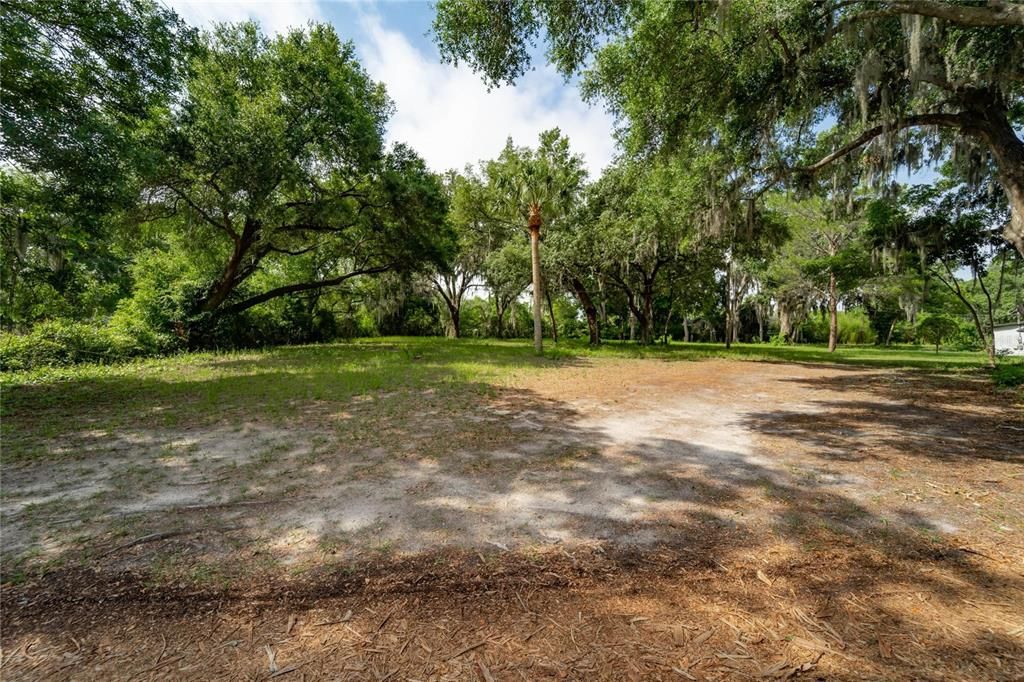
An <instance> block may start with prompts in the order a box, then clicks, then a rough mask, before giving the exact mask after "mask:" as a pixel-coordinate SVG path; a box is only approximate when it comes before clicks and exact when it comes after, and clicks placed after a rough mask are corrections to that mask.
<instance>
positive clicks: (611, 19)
mask: <svg viewBox="0 0 1024 682" xmlns="http://www.w3.org/2000/svg"><path fill="white" fill-rule="evenodd" d="M434 29H435V35H436V38H437V42H438V44H439V46H440V48H441V52H442V55H443V56H444V57H445V58H447V59H449V60H451V61H455V62H459V61H465V62H467V63H469V64H470V65H471V66H473V67H474V68H475V69H477V70H479V71H480V72H481V73H482V74H483V75H484V77H485V78H486V79H487V80H488V81H489V82H491V83H501V82H511V81H513V80H515V79H516V78H517V77H519V76H520V75H522V74H523V73H524V72H525V70H526V69H527V68H528V66H529V61H530V56H531V49H530V48H531V46H532V45H533V43H534V42H535V41H536V40H537V39H538V38H540V37H542V36H543V37H546V39H547V41H548V48H549V49H548V57H549V59H550V60H551V61H552V62H554V63H555V64H556V65H557V66H558V67H559V68H560V69H561V70H562V71H563V72H565V73H566V74H571V73H575V72H577V71H578V70H580V69H582V68H583V67H584V66H587V68H586V72H585V75H584V86H585V91H586V92H588V93H589V94H591V95H594V96H600V97H603V98H604V100H605V101H606V102H607V103H608V104H609V105H610V106H611V108H612V109H613V110H614V111H615V112H617V113H618V114H619V115H620V117H621V120H622V121H623V123H624V124H625V131H624V132H625V133H626V135H625V137H626V139H627V140H628V141H629V143H630V146H631V147H632V149H633V150H635V151H639V152H653V151H664V150H673V149H674V148H677V147H678V146H680V145H682V146H687V145H691V144H693V143H694V141H699V142H700V143H702V144H705V145H706V146H708V147H714V148H717V149H718V150H720V151H721V152H722V153H723V163H722V166H721V168H720V169H719V175H720V176H721V177H722V178H728V179H729V184H730V186H731V187H733V188H734V189H736V190H737V191H735V192H729V193H725V194H723V195H722V197H721V199H722V201H734V200H735V199H737V198H743V197H744V196H749V195H750V194H751V193H754V194H756V193H759V192H763V191H765V190H766V189H767V188H769V187H771V186H774V185H775V184H776V183H777V182H779V181H780V180H783V179H786V178H789V179H799V178H800V177H801V176H803V175H805V174H811V173H820V172H824V171H826V170H829V171H833V172H839V171H841V172H843V173H844V174H848V173H852V174H857V175H859V176H862V177H863V176H870V177H872V178H873V179H876V180H878V179H881V178H885V177H889V176H891V174H892V172H893V171H895V170H896V169H897V168H898V167H899V166H901V165H904V166H911V167H915V166H917V165H918V164H920V163H921V162H922V161H926V160H928V159H929V158H936V157H942V156H946V155H950V154H953V155H955V156H957V157H959V158H960V159H971V160H972V162H973V165H974V166H975V167H976V169H978V170H980V171H984V170H985V169H986V168H987V167H988V166H989V164H991V166H992V167H994V169H995V176H996V177H997V178H998V180H999V183H1000V184H1001V186H1002V188H1003V190H1004V192H1005V194H1006V197H1007V199H1008V201H1009V203H1010V205H1011V208H1012V215H1011V220H1010V221H1008V222H1007V224H1006V225H1005V228H1004V235H1005V238H1006V239H1007V240H1008V241H1010V242H1012V243H1013V244H1014V245H1015V246H1016V248H1017V250H1018V251H1020V252H1021V253H1024V142H1022V141H1021V139H1020V137H1019V135H1018V131H1019V130H1020V129H1021V126H1022V124H1024V99H1022V98H1024V9H1022V6H1021V5H1020V4H1017V3H1011V2H1007V1H1005V0H989V1H988V2H951V1H950V2H946V1H942V0H903V1H897V0H879V1H870V2H869V1H861V0H817V1H814V2H810V1H807V2H794V1H789V0H759V1H755V0H735V1H730V2H719V1H715V0H707V1H695V2H670V1H669V2H661V1H657V0H633V1H630V2H620V1H618V0H603V1H601V0H595V1H594V2H562V1H561V0H516V1H513V2H503V3H490V2H487V1H486V0H440V1H439V2H438V4H437V18H436V21H435V25H434ZM983 176H984V172H981V173H976V174H975V177H976V178H978V179H983Z"/></svg>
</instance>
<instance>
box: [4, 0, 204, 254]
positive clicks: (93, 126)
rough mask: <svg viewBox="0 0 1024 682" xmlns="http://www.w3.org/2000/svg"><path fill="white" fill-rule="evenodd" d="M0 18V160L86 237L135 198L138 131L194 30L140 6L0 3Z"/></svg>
mask: <svg viewBox="0 0 1024 682" xmlns="http://www.w3.org/2000/svg"><path fill="white" fill-rule="evenodd" d="M0 17H2V23H3V32H2V37H0V51H2V52H0V54H2V61H3V65H4V66H3V69H0V112H2V116H0V120H2V132H3V142H2V150H3V156H4V158H5V159H6V160H7V162H8V163H11V164H14V165H15V166H16V167H17V168H18V169H19V170H20V171H23V172H27V173H30V174H33V175H35V176H36V177H37V178H38V182H39V183H41V184H42V185H43V186H44V187H45V188H46V189H47V190H48V192H47V194H48V200H49V207H48V208H49V210H50V211H51V212H54V213H57V212H59V213H63V214H64V215H66V216H68V222H70V223H74V224H75V229H76V230H77V232H78V234H79V235H86V234H93V233H94V232H95V231H96V230H97V229H99V225H98V223H99V221H100V220H101V219H102V217H103V216H104V215H105V214H106V213H108V212H109V211H110V210H111V209H112V208H123V207H125V206H128V205H130V204H131V203H133V202H134V200H135V197H136V194H135V188H134V187H133V183H132V180H133V174H134V172H135V171H137V170H138V168H139V167H140V166H142V165H144V164H145V163H146V158H145V157H146V151H145V149H143V148H142V147H141V146H140V145H139V144H137V139H136V138H137V135H138V132H139V129H140V128H142V127H144V126H145V125H146V124H147V121H148V120H149V117H150V112H151V111H152V110H153V109H154V108H155V107H160V106H163V105H165V104H166V103H167V101H168V100H169V99H170V98H171V97H172V96H173V94H174V93H175V91H176V88H177V87H178V86H179V84H180V82H181V77H182V75H183V73H184V71H185V68H186V64H187V62H188V60H189V58H190V56H191V54H192V50H193V44H194V38H195V34H194V31H192V30H190V29H188V28H186V27H185V26H184V25H183V24H182V23H181V21H180V20H179V18H178V17H177V15H176V14H175V13H174V12H173V11H171V10H169V9H167V8H165V7H164V6H162V5H161V4H159V3H156V2H149V1H147V0H114V1H112V2H102V3H100V2H96V1H95V0H4V2H3V3H2V4H0ZM96 241H100V240H96Z"/></svg>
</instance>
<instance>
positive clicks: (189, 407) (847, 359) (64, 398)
mask: <svg viewBox="0 0 1024 682" xmlns="http://www.w3.org/2000/svg"><path fill="white" fill-rule="evenodd" d="M637 357H643V358H656V359H664V360H668V361H676V360H678V361H686V360H701V359H705V358H734V359H741V360H756V361H768V362H801V363H840V364H852V365H861V366H870V367H906V368H931V369H940V370H949V369H954V370H976V369H979V368H982V367H983V366H984V357H983V355H982V354H981V353H972V352H940V353H935V352H933V351H931V350H926V349H917V348H876V347H843V348H840V349H839V350H838V351H837V352H836V353H835V354H829V353H828V352H827V350H826V349H825V348H823V347H821V346H772V345H758V344H737V345H734V346H733V347H732V348H731V349H730V350H726V349H725V348H724V347H723V346H722V345H720V344H717V345H716V344H702V343H692V344H682V343H673V344H669V345H664V346H663V345H656V346H650V347H641V346H638V345H636V344H633V343H628V342H608V343H606V344H604V345H602V346H600V347H598V348H594V349H592V348H589V347H587V345H586V344H585V342H580V341H569V342H565V341H563V342H562V343H560V344H558V345H555V344H550V343H549V344H548V345H547V347H546V350H545V354H544V356H543V357H536V356H535V355H534V354H533V352H532V347H531V345H530V344H529V342H527V341H524V340H512V341H499V340H470V339H466V340H458V341H453V340H448V339H440V338H380V339H364V340H360V341H356V342H351V343H333V344H325V345H318V346H289V347H279V348H272V349H266V350H252V351H237V352H230V353H192V354H182V355H178V356H173V357H167V358H154V359H147V360H139V361H135V362H130V363H126V364H120V365H78V366H74V367H60V368H49V369H39V370H34V371H31V372H22V373H6V374H2V375H0V385H2V389H3V396H2V398H3V400H2V405H0V410H2V417H3V419H2V421H0V428H2V437H3V442H4V449H3V460H4V461H5V462H11V461H15V460H18V459H33V458H36V457H38V456H40V455H41V454H42V453H41V452H40V450H41V449H42V448H44V447H45V448H48V449H50V450H53V446H54V444H55V443H60V442H62V440H63V439H66V438H68V437H72V436H73V437H75V438H78V439H80V440H81V439H85V441H88V440H89V439H90V438H91V439H92V441H94V442H95V443H102V442H103V441H104V439H105V438H106V437H107V436H108V435H109V434H110V432H111V431H114V430H117V429H119V428H124V427H134V428H146V429H160V428H168V429H174V428H179V427H182V426H208V425H211V424H222V425H232V424H233V425H241V424H244V423H245V422H247V421H252V420H259V421H264V422H271V423H285V422H287V421H288V420H289V419H292V418H295V417H302V416H304V413H305V412H306V411H307V410H310V409H315V406H317V405H323V404H332V403H333V404H339V403H347V402H348V401H349V400H350V399H351V398H353V397H354V396H359V395H373V394H376V393H378V392H396V391H399V392H405V393H407V394H409V395H410V396H414V399H415V395H417V394H415V392H416V391H420V390H426V389H431V390H433V391H434V392H435V393H436V394H437V395H438V397H441V398H443V399H444V401H445V402H447V403H448V404H450V405H458V404H473V403H475V402H477V401H479V399H480V397H481V396H483V397H487V396H492V395H493V394H494V391H495V386H496V385H500V384H501V383H502V381H503V379H504V378H506V377H509V376H510V375H513V374H517V373H522V372H532V371H536V370H538V369H540V368H551V367H558V366H564V365H572V364H576V363H578V362H580V361H586V360H587V359H591V358H637ZM1020 367H1021V365H1020V363H1017V364H1008V365H1004V367H1003V368H1001V369H1000V372H1001V373H1002V374H1000V376H1005V377H1006V378H1004V379H1003V380H1002V383H1003V384H1005V385H1012V382H1013V381H1015V378H1014V377H1016V376H1019V372H1020ZM1006 368H1009V369H1006ZM385 408H387V409H392V407H391V406H388V405H386V404H383V403H382V404H381V407H380V408H375V409H385ZM89 434H91V435H89ZM73 445H74V444H73ZM70 450H71V456H74V455H73V453H74V451H75V450H76V447H71V448H70Z"/></svg>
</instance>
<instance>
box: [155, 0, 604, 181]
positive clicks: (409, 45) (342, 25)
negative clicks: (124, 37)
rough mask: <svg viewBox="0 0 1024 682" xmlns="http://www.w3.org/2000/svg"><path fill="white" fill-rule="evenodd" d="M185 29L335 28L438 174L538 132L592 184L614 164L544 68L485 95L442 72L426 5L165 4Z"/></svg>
mask: <svg viewBox="0 0 1024 682" xmlns="http://www.w3.org/2000/svg"><path fill="white" fill-rule="evenodd" d="M164 2H165V4H167V5H168V6H170V7H173V8H174V9H175V10H176V11H177V12H178V13H179V14H180V15H181V16H182V17H183V18H184V19H185V20H186V21H188V22H189V23H190V24H192V25H194V26H199V27H204V26H208V25H210V24H212V23H213V22H219V21H242V20H245V19H249V18H251V19H255V20H257V21H259V23H260V25H261V26H262V27H263V29H264V31H265V32H266V33H277V32H280V31H284V30H286V29H287V28H288V27H291V26H302V25H304V24H306V23H307V22H309V21H326V22H330V23H331V24H333V25H334V27H335V30H336V31H337V32H338V35H340V36H341V37H342V38H345V39H350V40H352V41H353V42H354V43H355V45H356V49H357V51H358V53H359V57H360V59H361V61H362V63H363V65H364V66H365V67H366V69H367V71H369V73H370V75H371V76H373V78H375V79H376V80H378V81H382V82H383V83H384V84H385V86H386V87H387V89H388V93H389V94H390V95H391V97H392V99H393V100H394V101H395V105H396V113H395V115H394V116H393V117H392V119H391V121H390V122H389V126H388V137H389V139H390V140H391V141H399V142H405V143H407V144H409V145H411V146H412V147H413V148H414V149H416V151H417V152H419V153H420V154H421V155H422V156H423V158H424V159H426V161H427V163H428V165H430V167H431V168H433V169H434V170H437V171H443V170H446V169H448V168H462V167H464V166H465V165H466V164H473V163H477V162H478V161H480V160H483V159H489V158H493V157H495V156H497V154H498V153H499V152H500V151H501V148H502V147H503V146H504V144H505V140H506V138H507V137H509V136H511V137H512V139H513V140H514V141H515V142H516V144H524V145H525V144H529V145H532V144H534V143H535V142H536V140H537V136H538V135H539V134H540V133H541V131H543V130H547V129H548V128H553V127H556V126H557V127H559V128H561V129H562V131H563V132H564V133H566V134H567V135H568V136H569V139H570V140H571V142H572V145H573V148H574V149H575V151H577V152H579V153H580V154H582V155H583V156H584V158H585V159H586V162H587V167H588V168H589V169H590V172H591V175H592V176H594V177H596V176H597V174H598V173H599V172H600V171H601V169H602V168H604V167H605V166H606V165H607V164H608V163H609V162H610V161H611V160H612V158H613V157H614V155H615V152H616V148H615V143H614V140H613V138H612V131H613V120H612V118H611V116H609V115H608V114H607V113H606V112H605V111H604V110H603V109H602V108H601V107H600V106H590V105H588V104H586V103H584V102H583V101H582V99H581V98H580V95H579V90H578V89H577V87H576V85H575V84H573V83H568V84H567V83H565V82H564V80H563V79H562V77H561V76H560V75H558V74H557V73H556V72H555V71H554V69H552V68H551V67H550V66H547V65H546V63H545V61H544V60H543V59H538V60H536V61H535V65H536V68H535V70H534V71H532V72H530V73H529V74H527V75H526V76H525V77H524V78H522V79H520V80H519V82H517V84H516V85H515V86H514V87H503V88H498V89H495V90H493V91H490V92H489V91H488V90H487V88H486V86H485V85H484V84H483V82H482V81H481V80H480V77H479V76H478V75H477V74H474V73H472V71H470V69H468V68H466V67H464V66H463V67H459V68H454V67H452V66H449V65H446V64H442V63H441V61H440V58H439V55H438V52H437V48H436V47H435V46H434V44H433V42H432V41H431V39H430V36H429V35H428V32H429V31H430V25H431V22H432V21H433V17H434V10H433V7H432V5H431V4H430V2H426V1H418V0H407V1H402V2H398V1H393V2H338V1H317V0H290V1H289V0H279V1H277V2H275V1H273V0H257V1H254V2H244V1H241V0H164Z"/></svg>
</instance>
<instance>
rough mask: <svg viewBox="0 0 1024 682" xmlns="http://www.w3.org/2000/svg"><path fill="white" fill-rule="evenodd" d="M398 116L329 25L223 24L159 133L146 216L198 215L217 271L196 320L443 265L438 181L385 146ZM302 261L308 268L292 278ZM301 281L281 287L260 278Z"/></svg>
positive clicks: (191, 219)
mask: <svg viewBox="0 0 1024 682" xmlns="http://www.w3.org/2000/svg"><path fill="white" fill-rule="evenodd" d="M391 108H392V105H391V102H390V100H389V99H388V97H387V95H386V93H385V91H384V88H383V86H381V85H379V84H377V83H374V82H373V81H372V80H371V79H370V78H369V76H368V75H367V74H366V72H365V71H364V70H363V68H362V67H361V66H360V64H359V62H358V61H357V60H356V57H355V50H354V47H353V46H352V45H351V44H350V43H342V42H341V41H340V40H339V39H338V36H337V35H336V34H335V32H334V30H333V29H332V28H330V27H329V26H325V25H316V26H312V27H310V28H309V29H308V30H293V31H291V32H290V33H288V34H286V35H283V36H279V37H277V38H274V39H269V38H266V37H264V36H263V35H261V34H260V32H259V30H258V28H257V26H256V25H254V24H252V23H247V24H240V25H233V26H229V25H225V26H220V27H218V28H217V29H216V30H215V31H213V32H212V33H211V34H209V35H208V36H207V44H206V46H205V49H204V51H203V54H202V55H201V56H200V57H199V58H198V59H197V60H196V62H195V63H194V65H193V75H192V77H191V78H190V80H189V81H188V83H187V87H186V91H185V94H184V97H183V101H182V103H181V106H180V107H175V108H173V109H171V110H169V111H168V113H167V122H166V126H165V127H164V128H163V129H161V130H160V131H159V132H157V133H155V134H154V144H155V145H156V146H158V148H159V149H160V150H161V159H160V162H159V165H158V170H157V172H155V173H154V175H153V176H152V177H151V179H150V183H149V188H148V194H147V196H148V199H149V208H150V211H151V212H156V213H157V214H158V215H160V216H166V215H167V213H168V211H170V212H173V213H174V214H175V215H178V216H181V217H185V218H187V222H188V224H189V225H190V226H191V229H199V230H202V231H203V234H204V235H205V241H202V242H201V243H202V244H204V246H205V245H207V244H209V246H208V248H210V249H211V250H212V251H213V253H212V256H211V257H212V258H214V260H216V261H217V262H219V265H218V266H217V269H218V273H217V274H216V276H215V277H214V278H213V281H211V282H210V283H209V286H207V287H206V288H205V290H204V291H203V292H202V293H201V295H200V296H199V299H198V300H197V301H196V302H195V308H196V313H197V315H198V316H199V317H200V318H201V317H202V316H206V317H207V318H213V317H217V316H220V315H224V314H230V313H239V312H242V311H244V310H247V309H248V308H251V307H252V306H255V305H258V304H260V303H263V302H265V301H269V300H271V299H274V298H277V297H279V296H285V295H289V294H295V293H299V292H308V291H312V290H320V289H323V288H325V287H332V286H337V285H340V284H342V283H343V282H345V281H347V280H349V279H351V278H353V277H356V276H359V275H367V274H374V273H381V272H384V271H389V270H396V269H408V268H411V267H414V266H416V265H417V264H419V263H422V262H424V261H428V260H431V259H436V258H437V257H438V256H439V250H440V248H441V245H442V244H443V243H444V242H445V240H444V239H441V235H442V234H443V233H444V230H445V223H444V211H445V205H446V201H445V197H444V193H443V191H442V187H441V183H440V180H439V179H438V178H437V177H436V176H434V175H433V174H431V173H430V172H428V171H427V169H426V167H425V165H424V163H423V161H422V160H421V159H420V158H419V157H418V156H417V155H416V154H415V153H414V152H412V151H411V150H409V149H408V148H406V147H404V146H401V145H397V146H395V147H394V148H393V149H391V150H389V151H386V150H385V149H384V147H383V132H384V124H385V122H386V120H387V117H388V115H389V113H390V111H391ZM292 259H304V260H303V262H304V263H306V264H307V267H305V268H290V267H285V263H287V262H290V261H291V260H292ZM296 270H298V271H303V272H305V273H307V274H306V275H305V276H303V277H300V278H297V279H295V280H294V281H287V282H284V283H277V284H276V285H274V286H272V287H270V288H261V287H260V286H259V285H257V284H255V282H256V281H257V280H259V281H261V282H262V281H264V280H266V279H268V278H255V277H254V275H255V274H256V273H259V272H265V273H276V274H278V275H280V274H282V273H285V274H286V273H288V272H293V271H296Z"/></svg>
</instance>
